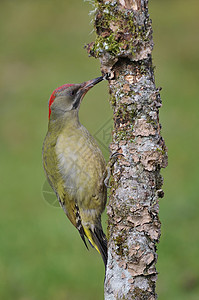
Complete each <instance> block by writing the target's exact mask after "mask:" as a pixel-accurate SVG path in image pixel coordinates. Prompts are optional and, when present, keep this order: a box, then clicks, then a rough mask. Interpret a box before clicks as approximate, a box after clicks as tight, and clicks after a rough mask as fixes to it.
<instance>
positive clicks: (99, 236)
mask: <svg viewBox="0 0 199 300" xmlns="http://www.w3.org/2000/svg"><path fill="white" fill-rule="evenodd" d="M90 232H91V235H92V239H93V241H94V243H95V245H96V246H97V248H98V252H100V254H101V256H102V259H103V261H104V265H105V268H106V265H107V258H108V257H107V256H108V254H107V239H106V235H105V234H104V232H103V230H102V229H101V228H97V227H95V228H94V232H92V231H91V230H90Z"/></svg>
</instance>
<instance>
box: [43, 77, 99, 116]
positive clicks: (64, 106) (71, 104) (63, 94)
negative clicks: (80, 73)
mask: <svg viewBox="0 0 199 300" xmlns="http://www.w3.org/2000/svg"><path fill="white" fill-rule="evenodd" d="M103 79H104V78H103V76H101V77H98V78H95V79H92V80H89V81H86V82H83V83H81V84H64V85H62V86H60V87H58V88H57V89H56V90H54V92H53V93H52V95H51V96H50V99H49V102H48V106H49V119H50V117H51V114H52V115H53V116H54V118H57V117H59V116H61V115H63V114H64V113H65V112H69V111H72V110H77V109H79V106H80V103H81V100H82V99H83V97H84V95H85V94H86V93H87V92H88V90H90V89H91V88H92V87H93V86H94V85H95V84H97V83H98V82H100V81H102V80H103Z"/></svg>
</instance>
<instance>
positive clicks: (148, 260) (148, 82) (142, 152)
mask: <svg viewBox="0 0 199 300" xmlns="http://www.w3.org/2000/svg"><path fill="white" fill-rule="evenodd" d="M94 5H95V30H96V34H97V37H96V40H95V42H93V43H91V44H89V45H88V47H87V50H88V52H89V54H90V55H91V56H94V57H96V58H99V59H100V62H101V71H102V74H105V73H110V74H111V78H112V79H111V80H109V91H110V103H111V106H112V109H113V120H114V129H113V140H112V143H111V145H110V150H111V153H112V154H113V153H115V152H118V153H121V154H123V156H118V157H117V162H116V163H115V164H114V167H113V170H112V179H111V193H110V199H109V204H108V206H107V213H108V239H109V242H108V265H107V271H106V278H105V299H106V300H114V299H147V300H149V299H156V298H157V295H156V291H155V286H156V280H157V271H156V262H157V253H156V244H157V243H158V242H159V238H160V225H161V224H160V221H159V217H158V213H159V198H162V197H163V196H164V193H163V190H162V188H161V187H162V183H163V179H162V176H161V175H160V170H161V168H164V167H166V166H167V149H166V146H165V143H164V140H163V138H162V137H161V133H160V128H161V126H160V123H159V109H160V107H161V98H160V94H159V91H160V89H159V88H156V86H155V80H154V70H153V65H152V58H151V52H152V49H153V39H152V26H151V20H150V18H149V14H148V1H147V0H117V1H115V0H96V1H95V3H94Z"/></svg>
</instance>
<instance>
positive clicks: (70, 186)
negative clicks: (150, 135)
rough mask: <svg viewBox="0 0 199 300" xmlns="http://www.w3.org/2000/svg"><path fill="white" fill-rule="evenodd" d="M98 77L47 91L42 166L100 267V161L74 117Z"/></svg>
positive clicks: (90, 139) (103, 193) (102, 196)
mask: <svg viewBox="0 0 199 300" xmlns="http://www.w3.org/2000/svg"><path fill="white" fill-rule="evenodd" d="M103 79H104V78H103V77H98V78H96V79H93V80H89V81H87V82H84V83H82V84H65V85H63V86H61V87H59V88H57V89H56V90H55V91H54V92H53V93H52V95H51V97H50V100H49V123H48V132H47V135H46V137H45V140H44V143H43V166H44V170H45V174H46V176H47V179H48V182H49V183H50V185H51V187H52V189H53V190H54V192H55V194H56V196H57V198H58V200H59V203H60V205H61V207H62V208H63V210H64V212H65V214H66V215H67V217H68V218H69V220H70V221H71V223H72V224H73V225H74V226H75V227H76V228H77V230H78V231H79V234H80V236H81V238H82V240H83V241H84V243H85V245H86V247H87V244H86V240H85V236H86V238H87V239H88V240H89V242H90V243H91V245H92V246H93V247H95V248H96V249H97V251H98V252H99V253H100V254H101V256H102V258H103V261H104V264H105V266H106V263H107V240H106V236H105V234H104V232H103V230H102V225H101V214H102V212H103V211H104V208H105V205H106V199H107V189H106V186H105V184H104V179H105V177H106V163H105V160H104V157H103V155H102V152H101V150H100V148H99V146H98V144H97V142H96V141H95V139H94V138H93V137H92V136H91V135H90V133H89V132H88V131H87V129H86V128H85V127H84V126H82V125H81V124H80V122H79V116H78V112H79V107H80V104H81V101H82V99H83V97H84V95H85V94H86V93H87V91H88V90H89V89H90V88H92V87H93V86H94V85H95V84H97V83H98V82H100V81H102V80H103ZM87 248H88V247H87Z"/></svg>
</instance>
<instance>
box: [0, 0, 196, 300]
mask: <svg viewBox="0 0 199 300" xmlns="http://www.w3.org/2000/svg"><path fill="white" fill-rule="evenodd" d="M91 9H92V7H91V6H90V5H89V4H88V3H87V2H83V1H82V0H76V1H73V0H65V1H63V0H60V1H55V0H54V1H53V0H51V1H50V0H49V1H47V0H46V1H44V0H35V1H30V0H17V1H11V0H7V1H1V3H0V66H1V70H0V113H1V117H0V134H1V142H0V151H1V152H0V188H1V202H0V299H2V300H4V299H5V300H12V299H16V300H47V299H48V300H55V299H56V300H68V299H70V300H76V299H82V300H84V299H85V300H93V299H95V300H98V299H103V277H104V267H103V263H102V260H101V258H100V256H99V255H98V254H97V252H96V251H94V250H93V249H91V250H90V251H87V250H86V249H85V247H84V245H83V243H82V241H81V239H80V237H79V235H78V233H77V232H76V229H75V228H73V227H72V225H71V224H70V223H69V221H68V220H67V218H66V217H65V215H64V213H63V211H62V210H61V209H60V208H56V207H54V206H52V205H50V204H49V203H48V202H47V201H45V199H44V197H43V195H42V187H43V184H44V182H45V177H44V173H43V169H42V160H41V148H42V142H43V139H44V136H45V134H46V130H47V122H48V108H47V102H48V98H49V96H50V94H51V92H52V91H53V90H54V89H55V88H56V87H58V86H60V85H62V84H64V83H79V82H82V81H85V80H88V79H92V78H94V77H97V76H99V75H100V70H99V62H98V61H97V60H95V59H93V58H88V56H87V53H86V50H84V49H83V46H84V45H85V44H86V43H89V42H91V41H92V40H94V38H95V36H94V34H92V33H91V32H92V24H90V21H91V17H89V16H88V13H89V11H90V10H91ZM198 9H199V3H198V2H197V1H195V0H189V1H188V2H187V1H182V0H181V1H180V0H173V1H171V0H167V1H158V0H153V1H152V0H151V1H150V15H151V18H152V20H153V30H154V42H155V47H154V52H153V59H154V64H155V65H156V84H157V86H162V87H163V90H162V92H161V97H162V100H163V107H162V109H161V114H160V117H161V123H162V134H163V137H164V138H165V141H166V144H167V146H168V149H169V166H168V168H167V169H166V170H163V172H162V174H163V176H164V181H165V183H164V191H165V197H164V198H163V199H162V200H161V202H160V218H161V221H162V236H161V241H160V244H159V245H158V254H159V260H158V271H159V278H158V287H157V292H158V294H159V299H160V300H164V299H165V300H166V299H175V300H178V299H181V300H183V299H189V300H193V299H194V300H195V299H199V258H198V254H199V218H198V214H199V202H198V200H199V199H198V197H199V196H198V194H199V193H198V191H199V175H198V169H199V164H198V152H199V151H198V150H199V134H198V128H199V117H198V116H199V114H198V109H199V103H198V100H199V97H198V78H199V71H198V68H199V33H198V29H199V18H198ZM107 99H108V89H107V83H106V82H103V83H101V84H99V85H98V86H96V87H95V88H94V89H93V90H91V91H90V92H89V93H88V95H87V96H86V97H85V99H84V102H83V103H82V107H81V113H80V117H81V121H82V123H83V124H84V125H85V126H86V127H87V128H88V129H89V131H90V132H91V133H92V134H96V133H97V132H98V130H99V129H100V128H101V127H103V124H106V122H108V124H110V123H109V120H110V117H111V110H110V107H109V104H108V101H107ZM102 150H103V152H104V155H105V156H106V158H108V151H107V150H106V148H104V147H103V146H102ZM104 224H105V222H104Z"/></svg>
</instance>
